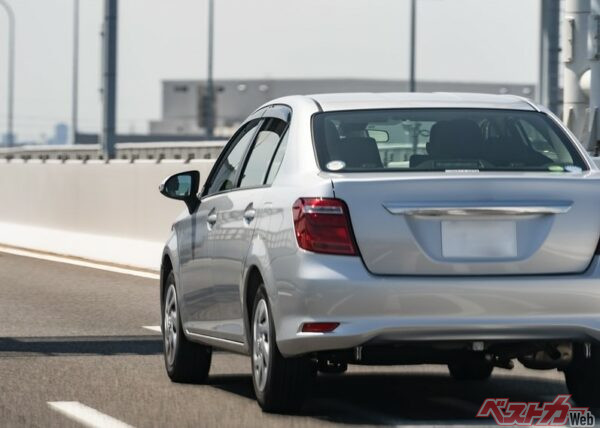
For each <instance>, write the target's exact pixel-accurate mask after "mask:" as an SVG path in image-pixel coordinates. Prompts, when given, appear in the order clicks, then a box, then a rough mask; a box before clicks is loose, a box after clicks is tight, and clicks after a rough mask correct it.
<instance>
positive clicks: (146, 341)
mask: <svg viewBox="0 0 600 428" xmlns="http://www.w3.org/2000/svg"><path fill="white" fill-rule="evenodd" d="M162 347H163V345H162V339H161V338H160V337H158V338H157V337H156V336H61V337H0V357H17V356H36V355H38V356H59V355H122V354H129V355H157V354H162V350H163V348H162Z"/></svg>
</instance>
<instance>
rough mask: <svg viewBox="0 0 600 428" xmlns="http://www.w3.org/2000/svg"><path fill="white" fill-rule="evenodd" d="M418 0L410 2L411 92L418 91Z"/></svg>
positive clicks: (409, 85)
mask: <svg viewBox="0 0 600 428" xmlns="http://www.w3.org/2000/svg"><path fill="white" fill-rule="evenodd" d="M416 44H417V0H411V3H410V77H409V83H408V87H409V90H410V92H416V91H417V78H416V64H415V62H416V56H417V46H416Z"/></svg>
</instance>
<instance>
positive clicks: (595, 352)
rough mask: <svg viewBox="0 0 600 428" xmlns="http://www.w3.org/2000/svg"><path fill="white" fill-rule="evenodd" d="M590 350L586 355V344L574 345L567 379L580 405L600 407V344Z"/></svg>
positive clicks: (572, 394)
mask: <svg viewBox="0 0 600 428" xmlns="http://www.w3.org/2000/svg"><path fill="white" fill-rule="evenodd" d="M589 351H590V354H589V355H588V356H587V357H586V352H585V346H584V345H578V346H575V347H574V349H573V361H572V362H571V364H570V365H569V367H567V368H566V369H565V380H566V381H567V387H568V388H569V392H570V393H571V396H572V397H573V400H574V401H575V403H577V405H578V406H581V407H592V408H600V346H598V345H594V346H592V347H591V349H589Z"/></svg>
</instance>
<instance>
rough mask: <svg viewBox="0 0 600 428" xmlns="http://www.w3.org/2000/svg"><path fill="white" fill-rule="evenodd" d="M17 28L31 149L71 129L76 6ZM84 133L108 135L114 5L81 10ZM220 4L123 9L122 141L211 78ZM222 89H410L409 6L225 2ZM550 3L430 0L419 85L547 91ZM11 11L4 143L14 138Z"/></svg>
mask: <svg viewBox="0 0 600 428" xmlns="http://www.w3.org/2000/svg"><path fill="white" fill-rule="evenodd" d="M7 1H8V3H10V4H11V5H12V7H13V9H14V11H15V15H16V21H17V35H16V37H17V48H16V58H17V60H16V88H15V127H16V133H17V134H18V137H19V139H20V140H23V139H29V140H31V139H35V140H40V139H43V138H46V137H50V136H51V135H52V133H53V126H54V124H56V123H57V122H65V123H69V122H70V117H71V82H72V41H73V31H72V22H73V0H7ZM80 1H81V11H80V12H81V13H80V19H81V21H80V26H81V28H80V68H79V70H80V71H79V73H80V83H79V84H80V93H79V117H80V130H81V131H82V132H97V131H98V129H99V127H100V126H99V125H100V121H101V117H100V112H101V104H100V95H99V87H100V74H101V69H100V46H101V42H100V28H101V22H102V11H103V1H102V0H80ZM207 2H208V0H121V1H120V5H119V27H118V28H119V30H118V31H119V53H118V109H117V115H118V130H119V132H138V133H140V132H146V131H147V123H148V121H149V120H151V119H159V118H160V111H161V98H160V97H161V93H160V90H161V87H160V82H161V80H163V79H195V78H198V79H202V78H205V77H206V67H207V65H206V56H207V55H206V54H207V47H206V42H207V25H206V23H207ZM215 3H216V7H215V68H214V72H215V78H265V77H269V78H285V77H300V78H309V77H314V78H319V77H332V78H335V77H342V78H343V77H354V78H373V79H377V78H383V79H406V78H407V77H408V68H409V64H408V58H409V6H410V1H409V0H215ZM539 8H540V2H539V0H418V14H417V19H418V28H417V49H418V50H417V78H418V79H423V80H437V81H461V82H470V81H474V82H497V83H501V82H503V83H527V84H531V83H535V82H536V80H537V75H538V54H539V35H538V33H539V21H540V19H539V16H540V12H539ZM6 31H7V20H6V15H5V14H4V13H3V10H1V9H0V133H3V132H4V131H5V127H6V119H5V117H6V110H7V107H6V83H5V82H6V72H7V55H6V43H5V42H6V34H7V33H6Z"/></svg>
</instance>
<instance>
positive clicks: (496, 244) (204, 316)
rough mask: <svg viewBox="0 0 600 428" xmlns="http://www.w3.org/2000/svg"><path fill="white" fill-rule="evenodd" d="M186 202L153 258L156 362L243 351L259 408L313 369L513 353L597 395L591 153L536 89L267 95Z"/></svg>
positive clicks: (280, 403)
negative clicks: (158, 333) (535, 95)
mask: <svg viewBox="0 0 600 428" xmlns="http://www.w3.org/2000/svg"><path fill="white" fill-rule="evenodd" d="M200 183H201V180H200V176H199V173H198V172H197V171H189V172H184V173H181V174H177V175H174V176H172V177H169V178H167V179H166V180H165V182H163V184H162V185H161V187H160V190H161V192H162V193H163V194H164V195H165V196H167V197H169V198H173V199H178V200H181V201H183V202H185V204H186V205H187V210H186V211H185V212H184V213H182V215H181V216H180V217H179V218H178V219H177V221H176V222H175V224H174V226H173V233H172V235H171V237H170V238H169V240H168V242H167V244H166V247H165V250H164V254H163V263H162V270H161V274H162V275H161V307H162V313H163V325H162V328H163V335H164V343H165V352H164V354H165V364H166V369H167V372H168V375H169V376H170V378H171V379H172V380H173V381H176V382H203V381H205V380H206V378H207V376H208V372H209V368H210V362H211V352H212V349H213V348H219V349H224V350H228V351H233V352H238V353H242V354H246V355H249V356H250V358H251V363H252V374H253V383H254V390H255V392H256V397H257V400H258V402H259V404H260V405H261V407H262V408H263V409H264V410H266V411H277V412H285V411H293V410H295V409H297V408H298V407H299V406H300V405H301V403H302V397H303V395H304V394H305V393H306V391H307V388H308V387H309V385H310V381H311V379H312V378H313V377H314V375H315V374H316V373H318V372H328V373H342V372H344V371H345V370H346V368H347V366H348V364H420V363H428V364H445V365H448V367H449V371H450V374H451V375H452V376H453V377H454V378H456V379H457V381H460V380H465V379H469V380H484V379H486V378H488V377H489V376H490V375H491V373H492V371H493V369H494V367H503V368H512V366H513V361H514V360H518V361H520V362H521V363H522V364H523V365H525V366H526V367H528V368H531V369H559V370H562V371H564V372H565V376H566V381H567V385H568V387H569V389H570V392H571V393H572V395H573V397H574V399H575V400H576V401H577V402H578V403H579V404H581V405H585V406H592V407H596V406H599V405H600V345H599V342H598V341H599V340H600V258H599V249H598V240H599V237H600V173H599V172H598V168H597V167H596V166H595V165H594V163H593V162H592V161H591V159H590V157H589V156H588V154H587V153H586V152H585V151H584V150H583V149H582V147H581V146H580V144H579V143H578V142H577V141H576V139H575V138H574V137H573V136H572V135H571V134H570V133H569V131H568V130H567V129H566V128H565V127H564V126H563V125H562V124H561V123H560V121H558V120H557V119H556V118H555V117H554V116H553V115H552V114H551V113H550V112H548V111H547V110H546V109H544V108H543V107H540V106H537V105H534V104H532V103H531V102H529V101H527V100H525V99H521V98H517V97H512V96H492V95H476V94H329V95H314V96H294V97H286V98H281V99H278V100H275V101H273V102H271V103H268V104H266V105H265V106H263V107H261V108H259V109H258V110H256V111H255V112H254V113H253V114H252V115H251V116H250V117H249V118H248V119H247V120H246V121H245V122H244V124H243V125H242V126H241V127H240V129H239V130H238V131H237V132H236V134H235V135H234V136H233V137H232V138H231V140H230V141H229V142H228V144H227V145H226V147H225V149H224V150H223V152H222V154H221V156H220V157H219V159H218V160H217V161H216V163H215V165H214V167H213V169H212V172H211V173H210V174H209V176H208V177H206V180H204V185H203V187H202V188H201V189H200Z"/></svg>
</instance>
